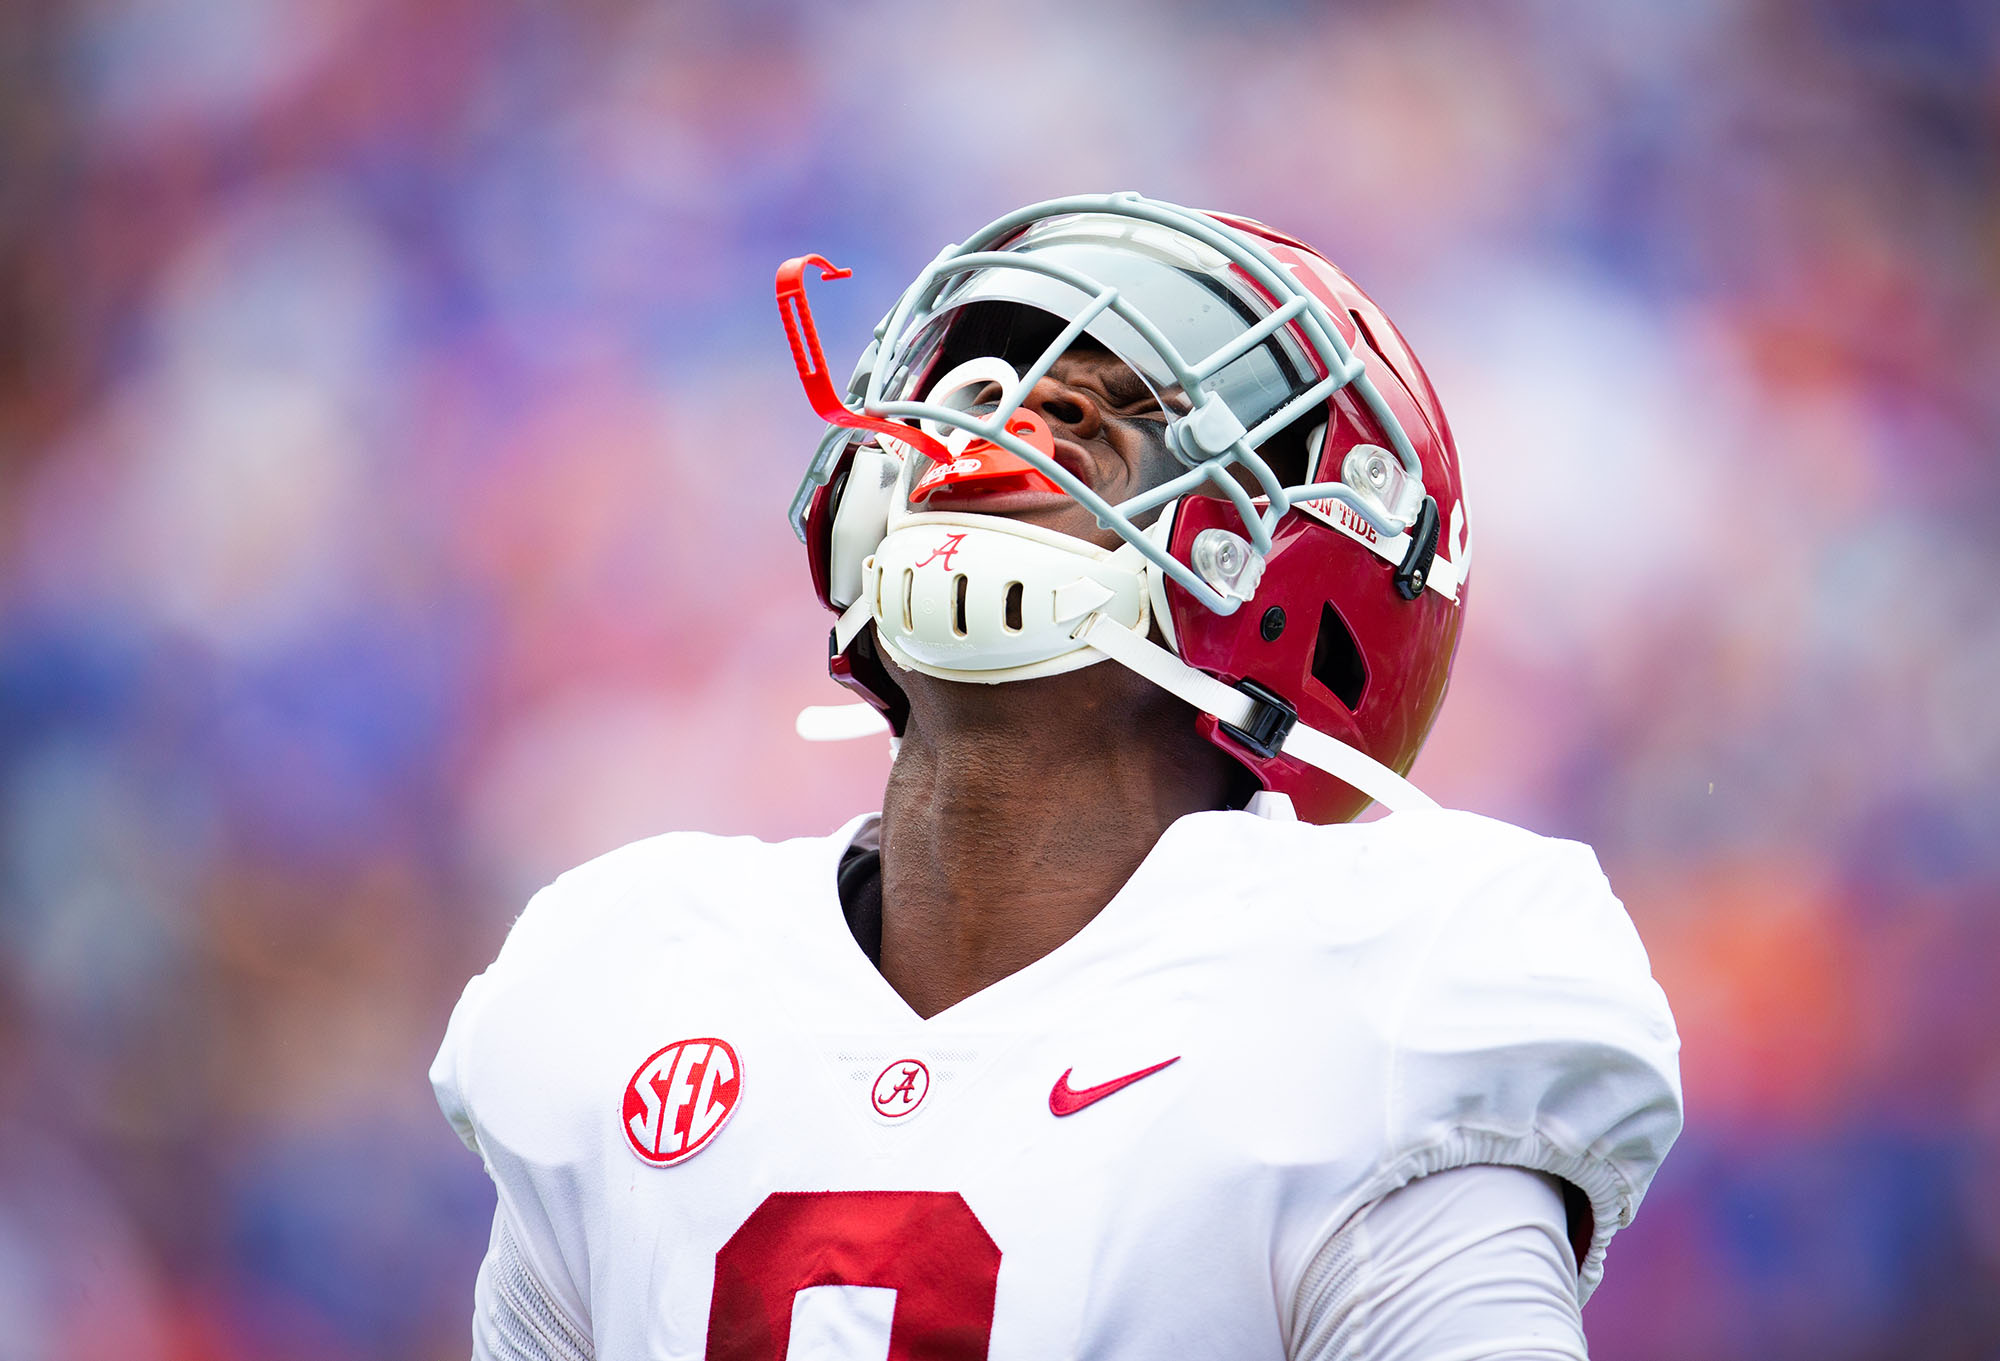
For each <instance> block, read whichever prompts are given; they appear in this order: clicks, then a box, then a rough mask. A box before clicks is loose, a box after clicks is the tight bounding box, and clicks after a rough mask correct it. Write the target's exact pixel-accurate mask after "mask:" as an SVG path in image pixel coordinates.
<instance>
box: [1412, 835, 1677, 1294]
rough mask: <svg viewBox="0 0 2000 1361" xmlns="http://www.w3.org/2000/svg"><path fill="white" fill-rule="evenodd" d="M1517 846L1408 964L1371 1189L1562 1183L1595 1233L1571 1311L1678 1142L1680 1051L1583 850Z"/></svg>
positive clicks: (1633, 937)
mask: <svg viewBox="0 0 2000 1361" xmlns="http://www.w3.org/2000/svg"><path fill="white" fill-rule="evenodd" d="M1520 837H1521V841H1520V843H1519V845H1518V846H1517V847H1516V848H1515V849H1516V850H1517V851H1518V853H1515V854H1509V855H1507V856H1505V857H1503V858H1501V860H1500V862H1499V864H1498V865H1497V866H1496V868H1495V869H1494V870H1493V871H1492V872H1491V873H1490V874H1486V875H1483V876H1481V877H1480V878H1479V879H1478V880H1477V881H1476V882H1475V883H1474V884H1473V885H1472V886H1471V888H1470V891H1468V892H1466V893H1464V894H1463V895H1462V896H1460V897H1459V898H1458V899H1457V900H1456V901H1455V903H1454V905H1453V906H1452V908H1451V909H1450V910H1448V911H1444V912H1442V913H1440V914H1439V915H1438V916H1437V918H1436V919H1435V921H1434V923H1433V926H1432V930H1433V935H1432V936H1431V939H1430V940H1429V941H1428V943H1427V944H1426V947H1425V949H1424V950H1423V951H1422V952H1421V953H1420V954H1419V955H1418V956H1417V964H1416V968H1415V971H1414V976H1413V977H1412V978H1411V979H1410V981H1409V984H1408V986H1407V989H1406V993H1405V996H1404V997H1403V998H1402V999H1401V1002H1400V1006H1399V1011H1398V1015H1397V1017H1396V1018H1395V1022H1394V1026H1395V1028H1394V1031H1393V1035H1392V1045H1391V1051H1390V1072H1389V1092H1388V1106H1387V1113H1388V1121H1389V1135H1390V1140H1389V1142H1390V1148H1391V1150H1392V1151H1393V1154H1394V1159H1393V1161H1392V1163H1391V1164H1390V1166H1389V1167H1388V1168H1387V1169H1386V1171H1385V1175H1384V1176H1383V1177H1382V1179H1381V1184H1380V1186H1379V1188H1378V1194H1379V1193H1383V1192H1387V1191H1389V1190H1393V1189H1395V1187H1397V1186H1400V1185H1403V1184H1406V1183H1408V1182H1410V1181H1414V1180H1415V1179H1417V1178H1418V1177H1422V1176H1426V1175H1429V1174H1431V1173H1435V1172H1439V1171H1444V1170H1446V1169H1449V1168H1453V1167H1460V1166H1467V1165H1471V1164H1476V1163H1496V1164H1502V1165H1508V1166H1515V1167H1524V1168H1527V1169H1529V1170H1531V1171H1537V1172H1547V1173H1550V1174H1551V1175H1553V1176H1556V1177H1559V1178H1561V1179H1563V1180H1564V1181H1567V1182H1570V1183H1571V1184H1573V1185H1574V1186H1576V1187H1577V1188H1578V1189H1579V1190H1580V1191H1582V1192H1583V1193H1584V1195H1586V1196H1587V1197H1588V1198H1589V1201H1590V1206H1591V1210H1592V1214H1593V1220H1594V1222H1593V1224H1592V1226H1591V1234H1590V1239H1589V1243H1588V1246H1587V1249H1586V1250H1585V1251H1584V1253H1583V1259H1582V1263H1581V1269H1580V1271H1579V1272H1578V1280H1577V1294H1578V1298H1579V1300H1580V1301H1581V1300H1583V1299H1587V1298H1589V1296H1590V1293H1591V1291H1592V1290H1593V1289H1595V1287H1596V1285H1597V1282H1598V1280H1599V1278H1600V1277H1601V1276H1602V1274H1603V1270H1604V1253H1605V1247H1606V1245H1607V1244H1608V1243H1609V1242H1610V1239H1611V1236H1612V1234H1614V1233H1615V1232H1616V1231H1617V1230H1618V1229H1620V1228H1622V1227H1623V1226H1625V1225H1626V1224H1629V1223H1630V1222H1631V1221H1632V1216H1633V1214H1634V1212H1635V1211H1636V1210H1637V1209H1638V1206H1639V1201H1640V1199H1641V1198H1642V1197H1643V1196H1644V1195H1645V1193H1646V1187H1647V1185H1648V1184H1649V1183H1650V1182H1651V1181H1652V1179H1653V1174H1654V1172H1655V1171H1656V1170H1658V1168H1659V1165H1660V1162H1661V1160H1662V1159H1663V1158H1664V1157H1665V1156H1666V1153H1667V1149H1668V1148H1669V1147H1670V1146H1671V1145H1672V1144H1673V1141H1674V1139H1675V1137H1676V1136H1677V1135H1678V1134H1679V1133H1680V1128H1681V1084H1680V1061H1679V1053H1680V1040H1679V1037H1678V1035H1677V1034H1676V1032H1675V1029H1674V1021H1673V1016H1672V1013H1671V1012H1670V1011H1669V1010H1668V1007H1667V1000H1666V996H1665V994H1664V993H1663V992H1662V991H1661V990H1660V987H1659V985H1658V984H1657V983H1655V982H1654V981H1653V977H1652V972H1651V967H1650V965H1649V964H1648V962H1647V959H1646V952H1645V949H1644V947H1643V946H1642V945H1641V944H1640V942H1639V936H1638V933H1637V931H1636V930H1634V928H1633V926H1632V922H1631V919H1630V918H1629V917H1628V916H1627V915H1626V913H1625V909H1624V906H1623V905H1622V904H1621V903H1620V902H1619V901H1618V899H1617V898H1616V897H1615V896H1614V895H1613V894H1612V891H1611V887H1610V885H1609V884H1608V883H1607V882H1606V881H1605V878H1604V874H1603V872H1602V871H1601V870H1600V869H1599V868H1598V864H1597V857H1596V856H1595V855H1594V854H1593V853H1592V851H1591V850H1590V848H1589V847H1587V846H1583V845H1580V844H1578V843H1576V842H1569V841H1552V840H1545V839H1542V838H1536V837H1531V836H1530V835H1529V834H1527V833H1521V834H1520ZM1579 1246H1582V1245H1581V1244H1579Z"/></svg>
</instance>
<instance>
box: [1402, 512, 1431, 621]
mask: <svg viewBox="0 0 2000 1361" xmlns="http://www.w3.org/2000/svg"><path fill="white" fill-rule="evenodd" d="M1437 551H1438V503H1437V498H1436V497H1435V496H1426V497H1425V498H1424V504H1423V507H1422V509H1420V510H1418V511H1417V522H1416V523H1415V524H1413V525H1411V526H1410V551H1409V552H1407V553H1405V554H1404V555H1403V561H1402V563H1401V564H1400V565H1399V566H1398V567H1397V568H1396V593H1397V594H1398V595H1400V596H1402V597H1403V599H1405V600H1415V599H1416V598H1417V597H1419V596H1421V595H1422V594H1423V593H1424V583H1425V582H1427V581H1429V580H1430V577H1431V560H1432V559H1433V558H1435V557H1437Z"/></svg>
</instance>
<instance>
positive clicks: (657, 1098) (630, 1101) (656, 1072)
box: [619, 1035, 743, 1167]
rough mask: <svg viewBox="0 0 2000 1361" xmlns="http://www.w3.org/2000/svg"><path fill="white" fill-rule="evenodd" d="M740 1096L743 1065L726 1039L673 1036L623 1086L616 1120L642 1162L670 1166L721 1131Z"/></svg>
mask: <svg viewBox="0 0 2000 1361" xmlns="http://www.w3.org/2000/svg"><path fill="white" fill-rule="evenodd" d="M742 1096H743V1064H742V1062H741V1061H740V1060H739V1059H738V1058H737V1057H736V1050H735V1048H734V1047H733V1046H731V1045H730V1043H729V1041H727V1040H719V1039H716V1038H715V1037H714V1036H712V1035H711V1036H704V1037H702V1038H700V1039H692V1040H675V1041H674V1042H673V1043H672V1044H670V1045H667V1046H666V1047H665V1048H663V1049H660V1050H657V1051H656V1052H654V1053H653V1054H651V1055H650V1056H648V1058H647V1059H646V1061H645V1062H644V1063H642V1064H640V1065H639V1070H638V1071H637V1072H636V1073H634V1074H632V1080H631V1081H630V1082H628V1083H626V1084H625V1099H624V1101H623V1102H622V1103H621V1105H620V1108H619V1124H620V1125H621V1126H622V1127H623V1128H624V1130H625V1142H626V1144H627V1145H628V1146H630V1148H631V1150H632V1151H633V1152H634V1153H635V1154H637V1155H638V1156H639V1160H640V1161H641V1162H644V1163H647V1164H649V1165H650V1166H653V1167H672V1166H673V1165H674V1164H675V1163H678V1162H685V1161H687V1160H688V1159H689V1158H692V1157H693V1156H694V1155H695V1154H697V1153H699V1152H700V1151H701V1150H702V1149H703V1148H705V1147H706V1146H707V1145H708V1142H709V1140H711V1139H713V1138H714V1137H715V1136H716V1135H717V1134H718V1133H720V1132H721V1130H722V1127H723V1125H725V1124H726V1123H728V1120H729V1117H730V1116H731V1115H732V1114H734V1113H735V1110H736V1105H737V1102H738V1101H739V1100H741V1099H742Z"/></svg>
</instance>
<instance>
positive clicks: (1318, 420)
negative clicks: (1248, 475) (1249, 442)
mask: <svg viewBox="0 0 2000 1361" xmlns="http://www.w3.org/2000/svg"><path fill="white" fill-rule="evenodd" d="M1325 419H1326V412H1325V409H1324V408H1323V407H1322V408H1320V409H1318V410H1315V411H1309V412H1307V413H1306V414H1305V415H1303V416H1301V417H1299V418H1298V419H1297V420H1295V421H1293V422H1292V423H1291V424H1290V425H1288V426H1286V427H1285V428H1284V429H1283V430H1280V431H1279V432H1278V433H1277V434H1275V435H1273V436H1271V437H1270V438H1269V439H1267V440H1265V441H1264V442H1263V443H1262V444H1261V445H1259V446H1258V448H1257V454H1258V456H1259V457H1260V458H1262V459H1263V460H1264V461H1265V462H1266V463H1268V464H1270V465H1271V471H1272V472H1274V473H1276V474H1277V475H1278V481H1279V482H1280V483H1281V484H1282V485H1284V486H1287V487H1299V486H1304V485H1305V482H1306V463H1307V461H1308V455H1309V452H1310V450H1309V445H1310V442H1311V437H1312V434H1313V431H1314V430H1315V429H1316V428H1317V427H1318V426H1319V425H1321V424H1323V423H1324V422H1325Z"/></svg>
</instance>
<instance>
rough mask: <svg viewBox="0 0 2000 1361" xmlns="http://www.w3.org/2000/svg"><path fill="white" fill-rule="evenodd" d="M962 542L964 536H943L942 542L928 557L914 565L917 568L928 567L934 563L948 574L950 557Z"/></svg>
mask: <svg viewBox="0 0 2000 1361" xmlns="http://www.w3.org/2000/svg"><path fill="white" fill-rule="evenodd" d="M964 542H965V535H964V534H947V535H945V536H944V542H943V543H941V544H939V545H938V546H937V547H936V548H933V549H932V550H931V555H930V556H929V557H927V558H925V559H924V560H923V561H922V562H919V563H917V564H915V565H916V566H918V567H928V566H930V565H931V564H932V563H934V562H935V563H937V564H938V565H939V566H940V567H942V568H943V569H944V570H945V571H947V572H949V571H950V570H951V560H952V556H953V555H954V554H956V553H957V552H958V548H959V545H960V544H962V543H964Z"/></svg>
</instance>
